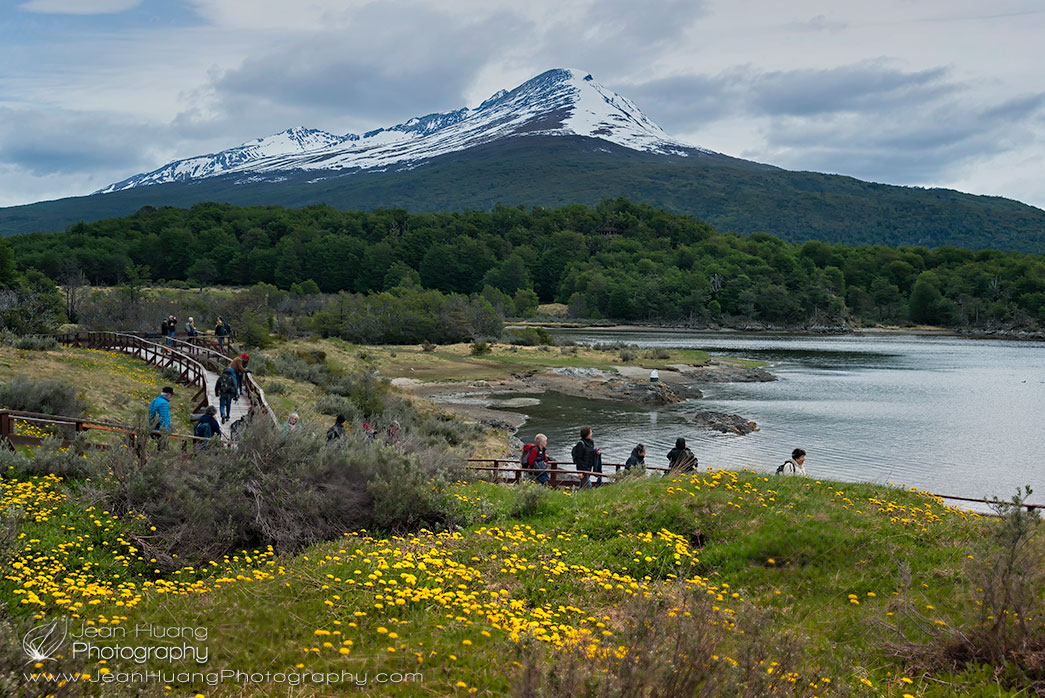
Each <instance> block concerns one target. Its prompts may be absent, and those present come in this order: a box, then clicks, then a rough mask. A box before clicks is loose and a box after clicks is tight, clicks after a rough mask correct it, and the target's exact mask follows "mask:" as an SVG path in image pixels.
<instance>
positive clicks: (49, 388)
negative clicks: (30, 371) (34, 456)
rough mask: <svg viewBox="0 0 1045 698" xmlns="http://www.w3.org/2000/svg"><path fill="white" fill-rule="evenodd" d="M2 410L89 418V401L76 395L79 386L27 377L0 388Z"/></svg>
mask: <svg viewBox="0 0 1045 698" xmlns="http://www.w3.org/2000/svg"><path fill="white" fill-rule="evenodd" d="M0 406H3V407H6V408H8V409H12V410H21V411H23V412H40V413H43V414H56V415H62V416H64V417H83V416H84V415H86V414H87V401H86V400H84V399H83V397H82V396H81V395H80V394H78V393H77V390H76V386H74V385H71V384H69V383H64V382H62V381H57V380H49V379H43V378H41V379H36V378H29V377H28V376H26V375H24V374H19V375H17V376H15V377H14V378H12V379H11V380H10V382H8V383H7V384H6V385H3V386H0Z"/></svg>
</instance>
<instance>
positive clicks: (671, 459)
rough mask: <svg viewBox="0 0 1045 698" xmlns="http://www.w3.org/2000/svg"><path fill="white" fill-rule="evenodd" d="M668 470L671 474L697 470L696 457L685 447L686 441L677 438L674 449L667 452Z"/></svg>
mask: <svg viewBox="0 0 1045 698" xmlns="http://www.w3.org/2000/svg"><path fill="white" fill-rule="evenodd" d="M668 468H669V469H670V470H671V472H673V473H685V472H689V471H690V470H696V469H697V457H696V456H694V455H693V451H691V450H689V448H687V447H686V440H685V439H683V438H681V437H679V438H678V439H676V440H675V448H673V449H671V450H670V451H668Z"/></svg>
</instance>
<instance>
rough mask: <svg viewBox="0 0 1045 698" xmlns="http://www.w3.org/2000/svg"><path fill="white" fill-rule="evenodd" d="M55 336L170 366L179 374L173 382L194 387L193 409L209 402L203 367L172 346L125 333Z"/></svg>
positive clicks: (63, 341)
mask: <svg viewBox="0 0 1045 698" xmlns="http://www.w3.org/2000/svg"><path fill="white" fill-rule="evenodd" d="M55 339H57V340H58V342H59V343H60V344H65V345H67V346H72V347H83V348H87V349H102V350H107V351H120V352H123V353H125V354H130V355H131V356H134V357H136V358H138V359H141V360H142V361H144V362H146V363H148V364H151V365H153V366H156V367H157V368H160V369H173V370H174V371H176V372H177V374H178V375H177V377H176V378H175V380H174V382H175V383H176V384H182V385H188V386H192V387H194V388H196V392H195V393H194V394H193V396H192V404H193V410H192V411H193V412H199V411H200V410H202V409H203V408H205V407H207V406H208V405H210V396H209V395H208V392H209V391H208V390H207V371H206V368H204V366H203V364H201V363H200V362H199V361H197V360H195V359H193V358H192V357H190V356H188V355H186V354H184V353H182V352H181V351H178V350H177V349H175V348H174V347H173V346H168V345H167V344H161V343H158V342H153V341H150V340H148V339H145V338H143V337H141V336H139V335H136V334H130V333H128V332H68V333H66V334H58V335H55Z"/></svg>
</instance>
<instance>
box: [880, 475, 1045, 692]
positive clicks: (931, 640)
mask: <svg viewBox="0 0 1045 698" xmlns="http://www.w3.org/2000/svg"><path fill="white" fill-rule="evenodd" d="M1030 494H1031V489H1030V487H1027V488H1026V489H1025V490H1024V491H1023V492H1017V494H1016V496H1014V497H1013V498H1012V500H1011V502H1002V501H999V500H997V499H995V501H994V504H993V505H992V508H993V509H994V511H995V513H996V514H997V515H998V520H997V521H995V522H992V524H993V536H989V537H987V538H985V539H984V540H982V541H980V543H979V547H978V549H977V550H975V551H973V554H972V555H970V556H969V557H968V558H967V561H966V569H965V574H964V577H965V579H967V580H968V585H969V595H970V597H971V599H972V601H973V604H972V605H971V606H967V607H966V609H967V610H966V611H965V612H964V613H963V616H964V617H956V618H952V619H950V622H948V623H947V624H945V625H940V624H939V623H937V622H936V619H933V618H929V617H927V616H925V615H924V614H923V613H922V612H921V611H920V610H919V609H920V608H921V604H919V603H916V602H915V601H914V600H913V599H912V598H911V573H910V567H909V565H907V564H906V563H901V564H900V577H901V587H902V591H901V593H900V595H899V597H898V599H897V602H896V603H897V607H898V612H897V613H896V614H895V619H896V620H895V623H896V628H895V630H896V632H897V634H898V635H899V637H900V640H899V641H894V642H891V643H889V644H888V649H889V650H890V653H891V654H894V655H897V656H899V657H901V658H902V659H903V660H904V661H905V663H906V665H907V666H908V667H909V668H910V669H912V670H917V671H927V672H937V671H960V670H963V669H968V668H972V667H974V666H977V665H987V666H990V667H993V674H994V675H995V677H996V678H997V679H998V680H999V681H1001V683H1002V684H1003V685H1008V686H1011V687H1012V688H1016V689H1026V690H1027V692H1028V694H1034V695H1042V694H1043V693H1045V626H1043V625H1042V623H1041V618H1043V617H1045V596H1043V590H1045V537H1043V536H1042V533H1043V532H1045V531H1043V527H1045V524H1042V521H1041V518H1040V517H1039V515H1038V512H1037V511H1025V510H1024V508H1023V505H1024V504H1025V503H1026V499H1027V498H1028V497H1029V496H1030Z"/></svg>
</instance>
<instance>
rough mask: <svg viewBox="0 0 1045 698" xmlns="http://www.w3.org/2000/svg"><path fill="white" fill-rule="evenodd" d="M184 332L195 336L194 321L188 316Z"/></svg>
mask: <svg viewBox="0 0 1045 698" xmlns="http://www.w3.org/2000/svg"><path fill="white" fill-rule="evenodd" d="M185 334H187V335H188V336H190V337H195V336H196V321H195V320H193V319H192V318H191V317H190V318H189V321H188V322H186V323H185Z"/></svg>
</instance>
